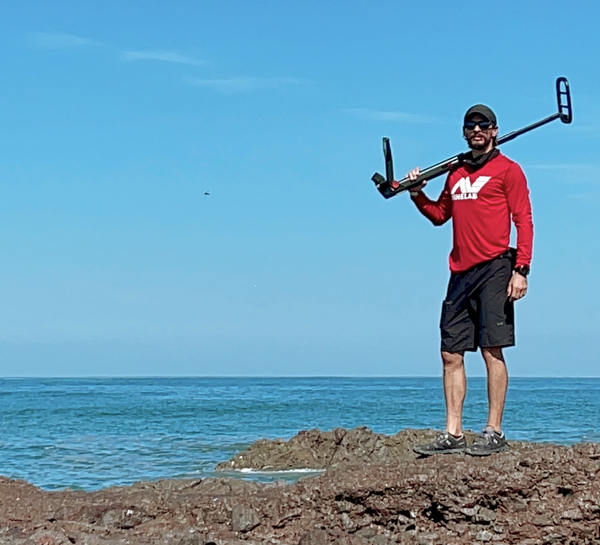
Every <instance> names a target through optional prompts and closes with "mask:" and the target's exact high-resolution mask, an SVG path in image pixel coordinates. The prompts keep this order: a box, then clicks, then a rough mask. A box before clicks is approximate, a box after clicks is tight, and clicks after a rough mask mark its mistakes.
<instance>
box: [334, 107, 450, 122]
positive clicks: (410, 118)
mask: <svg viewBox="0 0 600 545" xmlns="http://www.w3.org/2000/svg"><path fill="white" fill-rule="evenodd" d="M344 111H345V112H346V113H349V114H351V115H356V116H359V117H363V118H366V119H370V120H372V121H397V122H400V123H438V122H439V120H437V119H434V118H433V117H428V116H425V115H419V114H409V113H406V112H388V111H381V110H370V109H368V108H350V109H347V110H344Z"/></svg>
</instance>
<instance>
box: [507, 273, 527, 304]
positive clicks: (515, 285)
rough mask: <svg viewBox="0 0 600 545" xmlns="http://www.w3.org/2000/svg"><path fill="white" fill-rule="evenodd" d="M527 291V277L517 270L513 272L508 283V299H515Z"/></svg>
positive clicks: (523, 295)
mask: <svg viewBox="0 0 600 545" xmlns="http://www.w3.org/2000/svg"><path fill="white" fill-rule="evenodd" d="M526 293H527V278H526V277H525V276H523V275H522V274H519V273H518V272H513V275H512V277H511V279H510V282H509V283H508V299H509V300H510V301H517V300H518V299H521V298H522V297H525V294H526Z"/></svg>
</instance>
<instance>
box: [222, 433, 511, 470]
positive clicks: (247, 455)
mask: <svg viewBox="0 0 600 545" xmlns="http://www.w3.org/2000/svg"><path fill="white" fill-rule="evenodd" d="M438 433H439V432H435V431H433V430H413V429H406V430H402V431H400V432H398V433H397V434H396V435H384V434H382V433H374V432H372V431H371V430H370V429H369V428H366V427H359V428H354V429H351V430H346V429H344V428H336V429H334V430H332V431H320V430H318V429H314V430H309V431H301V432H300V433H299V434H298V435H296V436H295V437H292V438H291V439H290V440H289V441H285V440H284V439H275V440H269V439H262V440H260V441H256V442H255V443H253V444H252V445H250V447H249V448H248V450H245V451H244V452H241V453H240V454H237V455H236V456H234V457H233V458H232V459H231V460H228V461H227V462H222V463H220V464H219V465H218V466H217V468H216V469H217V470H228V469H229V470H231V469H233V470H239V469H257V470H270V471H279V470H289V469H332V468H342V467H346V466H350V465H362V464H369V465H399V464H403V463H404V462H407V461H409V460H415V459H416V458H418V455H417V454H415V452H414V451H413V446H414V445H417V444H422V443H428V442H430V441H433V440H434V439H435V438H436V436H437V434H438ZM466 435H467V439H468V440H469V441H472V440H473V439H474V438H475V434H474V433H473V432H469V431H467V432H466ZM511 447H512V448H513V449H518V450H520V449H522V448H523V443H519V442H511Z"/></svg>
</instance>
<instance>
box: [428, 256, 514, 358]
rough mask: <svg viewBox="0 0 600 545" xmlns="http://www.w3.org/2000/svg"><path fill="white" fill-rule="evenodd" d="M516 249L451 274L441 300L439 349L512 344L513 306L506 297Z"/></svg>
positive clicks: (457, 349) (448, 349)
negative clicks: (440, 346) (440, 341)
mask: <svg viewBox="0 0 600 545" xmlns="http://www.w3.org/2000/svg"><path fill="white" fill-rule="evenodd" d="M514 255H515V251H514V250H513V249H512V248H511V249H510V250H508V251H507V252H505V253H503V254H502V255H500V256H499V257H497V258H495V259H492V260H491V261H485V262H484V263H479V264H478V265H475V266H474V267H471V268H470V269H468V270H467V271H464V272H461V273H455V274H452V275H451V276H450V281H449V283H448V293H447V294H446V299H445V300H444V302H443V303H442V317H441V320H440V330H441V336H442V350H443V351H447V352H462V351H464V350H468V351H475V350H477V348H478V347H481V348H494V347H498V348H500V347H505V346H514V344H515V315H514V305H513V302H512V301H509V299H508V296H507V290H508V283H509V281H510V278H511V276H512V274H513V263H514Z"/></svg>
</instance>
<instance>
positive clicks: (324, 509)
mask: <svg viewBox="0 0 600 545" xmlns="http://www.w3.org/2000/svg"><path fill="white" fill-rule="evenodd" d="M311 433H312V432H311ZM411 433H413V432H411ZM414 433H415V434H416V432H414ZM416 435H417V436H418V434H416ZM422 439H423V437H417V440H418V441H419V442H420V441H421V440H422ZM332 459H333V458H332ZM365 459H366V460H369V459H370V458H368V457H367V458H365ZM0 543H13V544H19V545H68V544H70V543H75V544H86V545H117V544H125V543H128V544H132V545H147V544H165V545H209V544H215V545H243V544H244V543H248V544H258V543H264V544H267V543H273V544H278V543H285V544H294V545H295V544H301V545H326V544H329V543H334V544H336V545H393V544H395V543H399V544H415V545H430V544H431V545H433V544H440V545H441V544H443V545H447V544H448V545H451V544H458V543H460V544H465V543H466V544H479V543H491V544H498V545H502V544H504V545H509V544H510V545H516V544H520V545H534V544H535V545H538V544H559V543H560V544H572V545H575V544H577V545H580V544H584V545H586V544H588V545H591V544H597V545H600V445H598V444H585V445H575V446H572V447H566V446H557V445H535V444H527V443H523V444H521V445H517V446H516V448H512V449H511V450H510V451H508V452H506V453H501V454H496V455H494V456H490V457H487V458H473V457H469V456H465V455H447V456H437V457H431V458H416V459H415V458H407V459H403V460H402V461H401V462H399V463H396V464H387V465H381V464H377V463H371V464H367V463H364V462H361V463H360V464H357V465H346V466H343V467H342V466H340V467H338V468H335V469H329V470H327V471H326V472H325V473H324V474H323V475H321V476H319V477H314V478H306V479H302V480H301V481H299V482H297V483H295V484H291V485H288V484H284V483H281V482H277V483H270V484H261V483H256V482H247V481H242V480H238V479H228V478H223V479H203V480H194V481H191V480H185V481H182V480H172V481H159V482H153V483H139V484H136V485H134V486H131V487H118V488H109V489H106V490H101V491H98V492H89V493H86V492H81V491H72V490H65V491H60V492H45V491H43V490H40V489H39V488H36V487H34V486H33V485H31V484H28V483H26V482H23V481H15V480H10V479H6V478H0Z"/></svg>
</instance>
